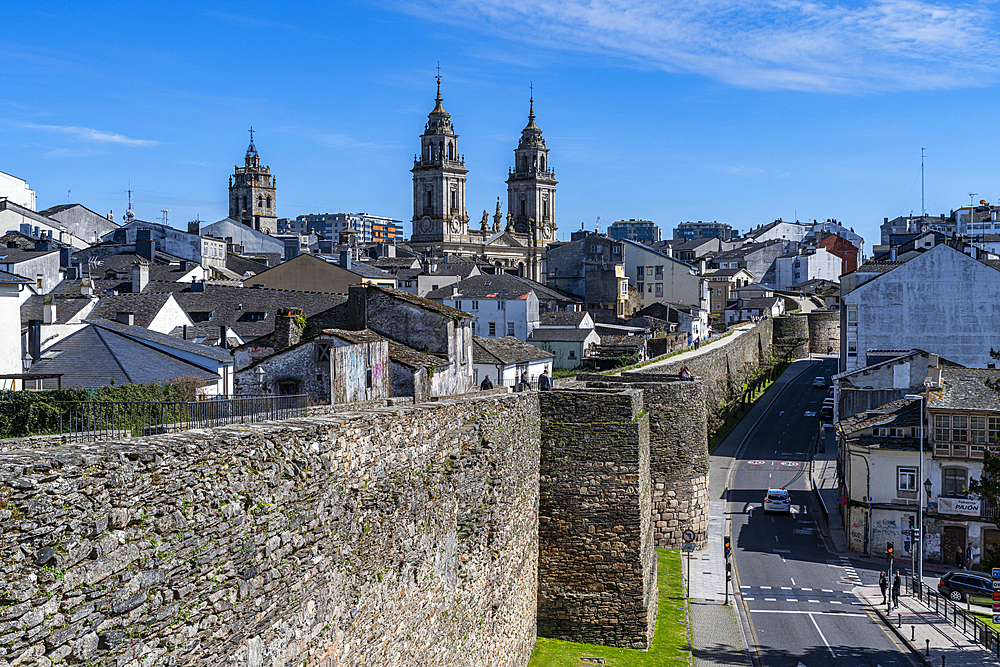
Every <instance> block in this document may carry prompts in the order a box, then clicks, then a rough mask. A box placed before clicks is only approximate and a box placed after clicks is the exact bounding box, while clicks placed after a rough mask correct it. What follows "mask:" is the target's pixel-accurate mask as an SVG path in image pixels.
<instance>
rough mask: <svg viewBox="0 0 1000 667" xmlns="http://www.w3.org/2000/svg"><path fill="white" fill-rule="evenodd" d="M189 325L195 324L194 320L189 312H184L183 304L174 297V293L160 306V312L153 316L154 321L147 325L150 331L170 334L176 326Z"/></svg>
mask: <svg viewBox="0 0 1000 667" xmlns="http://www.w3.org/2000/svg"><path fill="white" fill-rule="evenodd" d="M185 324H186V325H188V326H189V327H191V326H194V322H192V321H191V318H190V317H188V314H187V313H186V312H184V309H183V308H181V305H180V304H179V303H177V301H176V300H175V299H174V295H173V294H171V295H170V297H169V298H168V299H167V300H166V301H164V302H163V307H162V308H160V312H158V313H156V316H155V317H153V321H152V322H150V323H149V326H148V327H146V328H147V329H149V330H150V331H158V332H159V333H165V334H168V333H170V332H171V331H173V330H174V329H175V328H177V327H180V326H184V325H185Z"/></svg>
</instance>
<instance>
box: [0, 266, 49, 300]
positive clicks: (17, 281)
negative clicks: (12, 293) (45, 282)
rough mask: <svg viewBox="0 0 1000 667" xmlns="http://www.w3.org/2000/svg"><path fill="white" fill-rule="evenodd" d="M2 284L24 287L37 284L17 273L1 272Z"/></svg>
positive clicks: (0, 279)
mask: <svg viewBox="0 0 1000 667" xmlns="http://www.w3.org/2000/svg"><path fill="white" fill-rule="evenodd" d="M0 283H8V284H13V285H24V284H29V285H33V284H35V281H33V280H28V279H27V278H25V277H23V276H19V275H17V274H16V273H8V272H6V271H0ZM39 298H41V297H39Z"/></svg>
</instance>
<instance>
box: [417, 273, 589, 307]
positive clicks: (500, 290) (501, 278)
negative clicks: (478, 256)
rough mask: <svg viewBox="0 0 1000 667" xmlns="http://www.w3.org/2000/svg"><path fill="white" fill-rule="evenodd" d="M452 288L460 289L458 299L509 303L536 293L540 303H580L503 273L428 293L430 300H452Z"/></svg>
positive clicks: (543, 286) (533, 282) (569, 297)
mask: <svg viewBox="0 0 1000 667" xmlns="http://www.w3.org/2000/svg"><path fill="white" fill-rule="evenodd" d="M452 287H457V288H458V293H459V296H457V297H455V298H457V299H499V300H503V301H509V300H514V299H521V298H524V297H526V296H527V295H528V293H529V292H534V293H535V296H537V297H538V300H539V301H571V302H574V303H579V302H580V301H581V299H580V298H579V297H576V296H573V295H570V294H564V293H563V292H560V291H558V290H554V289H552V288H551V287H546V286H545V285H543V284H541V283H537V282H535V281H534V280H529V279H527V278H522V277H520V276H512V275H510V274H506V273H501V274H496V275H481V276H472V277H471V278H466V279H465V280H461V281H459V282H457V283H455V284H454V285H446V286H444V287H441V288H438V289H436V290H431V291H430V292H428V293H427V298H428V299H451V298H452Z"/></svg>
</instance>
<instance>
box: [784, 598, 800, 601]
mask: <svg viewBox="0 0 1000 667" xmlns="http://www.w3.org/2000/svg"><path fill="white" fill-rule="evenodd" d="M785 602H798V600H796V599H795V598H785Z"/></svg>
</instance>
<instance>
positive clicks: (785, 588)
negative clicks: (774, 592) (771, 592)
mask: <svg viewBox="0 0 1000 667" xmlns="http://www.w3.org/2000/svg"><path fill="white" fill-rule="evenodd" d="M781 590H783V591H790V590H792V589H791V588H789V587H788V586H782V587H781Z"/></svg>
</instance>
